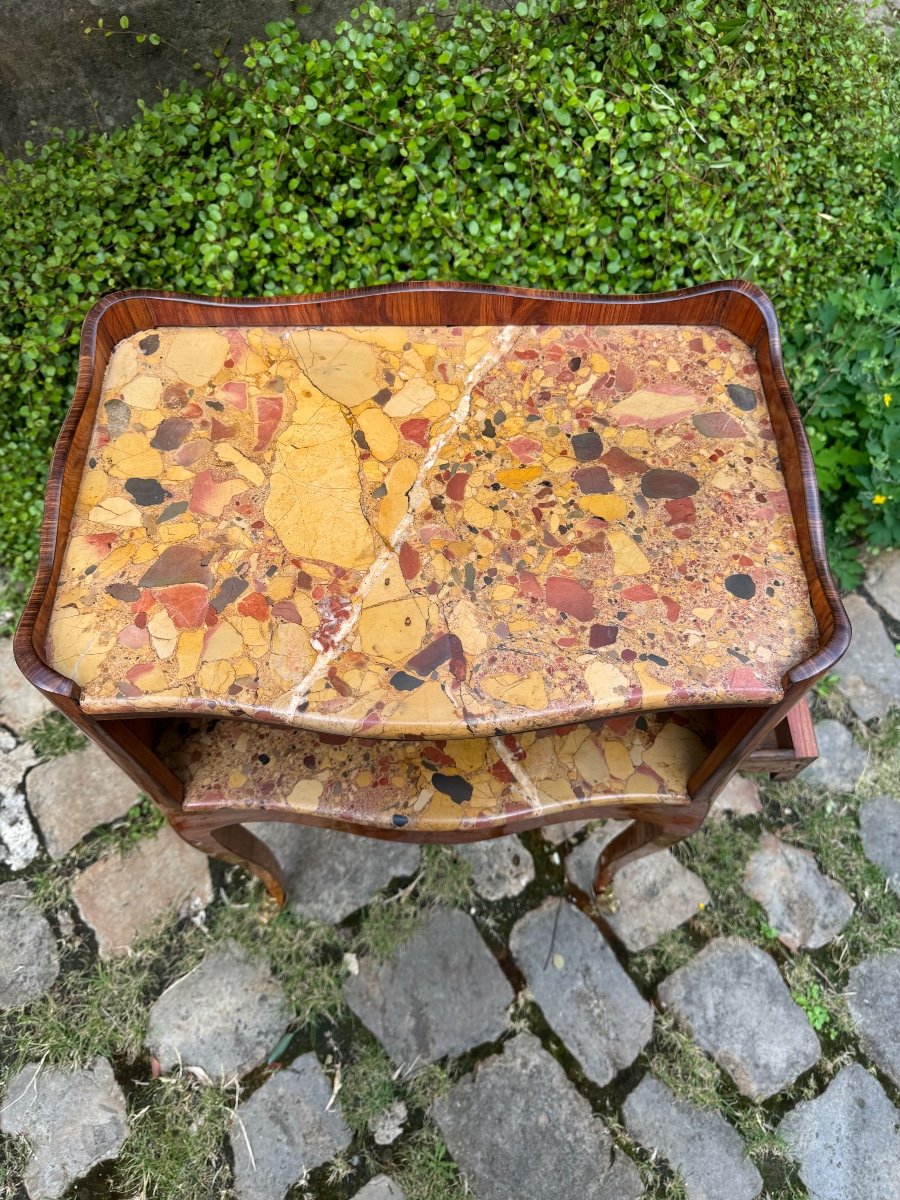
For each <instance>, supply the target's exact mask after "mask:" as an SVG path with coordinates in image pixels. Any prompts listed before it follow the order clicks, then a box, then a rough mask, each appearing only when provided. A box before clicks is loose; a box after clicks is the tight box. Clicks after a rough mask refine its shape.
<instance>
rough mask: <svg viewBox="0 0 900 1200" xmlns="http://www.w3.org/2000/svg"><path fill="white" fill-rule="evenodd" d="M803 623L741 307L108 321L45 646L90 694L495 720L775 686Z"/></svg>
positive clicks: (385, 718)
mask: <svg viewBox="0 0 900 1200" xmlns="http://www.w3.org/2000/svg"><path fill="white" fill-rule="evenodd" d="M816 644H817V627H816V622H815V619H814V616H813V613H812V611H811V608H810V604H809V596H808V587H807V582H806V578H805V574H804V570H803V565H802V563H801V558H800V553H799V549H798V545H797V537H796V533H795V530H794V525H793V521H792V518H791V513H790V507H789V503H788V497H787V492H786V489H785V483H784V478H783V475H782V472H781V467H780V464H779V459H778V452H777V447H776V443H775V439H774V434H773V431H772V427H771V424H770V421H769V416H768V412H767V407H766V402H765V398H764V396H763V390H762V386H761V383H760V378H759V374H758V369H757V366H756V363H755V361H754V358H753V354H752V352H751V350H750V349H749V347H747V346H746V345H745V344H744V343H743V342H742V341H740V339H738V338H736V337H734V336H733V335H731V334H729V333H726V332H724V331H723V330H721V329H718V328H712V327H708V328H707V327H699V326H675V325H623V326H590V325H580V326H564V327H558V326H554V327H551V326H527V325H526V326H521V325H511V326H502V327H501V326H479V327H476V326H438V327H428V328H426V327H415V328H409V327H399V326H367V327H346V326H345V327H339V328H337V327H336V328H302V327H267V326H258V327H252V328H250V327H242V328H226V327H221V328H219V327H217V328H212V327H207V328H187V327H177V328H176V327H169V328H159V329H154V330H147V331H145V332H142V333H140V334H135V335H134V336H132V337H130V338H127V339H125V340H124V341H122V342H120V343H119V344H118V345H117V346H116V347H115V349H114V351H113V354H112V357H111V360H110V362H109V365H108V368H107V371H106V376H105V379H104V381H103V388H102V393H101V397H100V403H99V406H98V410H97V417H96V421H95V426H94V429H93V434H92V442H91V446H90V450H89V453H88V460H87V465H86V469H85V471H84V474H83V477H82V480H81V484H80V491H79V495H78V498H77V502H76V505H75V512H74V517H73V520H72V525H71V531H70V535H69V539H68V544H67V547H66V551H65V556H64V563H63V566H62V571H61V575H60V580H59V588H58V592H57V594H56V598H55V603H54V607H53V612H52V615H51V620H50V624H49V630H48V636H47V645H46V651H47V660H48V662H49V664H50V665H51V666H52V667H53V668H55V669H56V670H57V671H59V672H60V673H61V674H63V675H65V676H67V677H68V678H71V679H74V680H75V681H76V682H77V683H78V684H79V685H80V686H81V688H82V693H81V697H80V703H81V705H82V708H83V710H84V711H85V712H86V713H92V714H96V715H106V714H126V713H131V712H157V713H160V712H170V713H186V714H196V715H207V714H217V715H222V716H249V717H262V718H263V719H265V720H268V721H270V722H275V723H282V724H292V725H301V726H303V727H305V728H307V729H315V730H318V731H321V732H326V733H332V734H336V735H355V736H358V737H359V736H361V737H368V738H376V737H387V738H398V737H404V736H407V735H412V736H419V737H421V736H425V737H430V738H466V737H479V738H489V737H491V736H493V735H496V734H508V733H516V732H519V731H523V730H529V729H531V730H533V729H539V728H551V727H554V726H560V725H565V724H568V723H571V722H579V721H587V720H591V719H593V718H597V717H602V716H604V715H606V714H609V713H615V712H622V711H628V710H641V711H649V710H654V709H670V708H677V707H685V706H691V705H710V704H729V705H740V704H748V703H749V704H771V703H773V702H774V701H776V700H777V699H778V698H779V697H780V695H781V690H782V689H781V680H782V678H783V676H784V675H785V673H786V672H787V671H788V670H789V669H790V667H791V666H793V665H794V664H796V663H798V662H800V661H801V660H802V659H803V658H804V657H806V656H807V655H808V654H809V653H810V652H811V651H812V650H813V649H814V648H815V646H816Z"/></svg>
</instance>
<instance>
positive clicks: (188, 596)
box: [153, 583, 209, 629]
mask: <svg viewBox="0 0 900 1200" xmlns="http://www.w3.org/2000/svg"><path fill="white" fill-rule="evenodd" d="M153 595H154V596H155V597H156V599H157V600H158V601H159V602H160V604H161V605H162V606H163V608H164V609H165V610H166V612H167V613H168V614H169V616H170V617H171V618H172V624H173V625H174V626H175V628H176V629H199V628H200V626H201V625H203V623H204V621H205V620H206V609H207V606H208V604H209V592H208V591H207V589H206V588H205V587H204V586H203V584H201V583H177V584H174V585H173V586H172V587H161V588H154V590H153Z"/></svg>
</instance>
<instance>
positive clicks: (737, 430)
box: [692, 412, 747, 438]
mask: <svg viewBox="0 0 900 1200" xmlns="http://www.w3.org/2000/svg"><path fill="white" fill-rule="evenodd" d="M692 420H693V422H694V428H695V429H697V430H698V431H699V432H700V433H702V434H703V436H704V437H718V438H739V437H746V436H747V434H746V431H745V429H744V427H743V426H742V425H741V424H740V423H739V422H738V421H736V420H735V419H734V417H732V416H730V415H729V414H728V413H724V412H711V413H695V414H694V416H693V417H692Z"/></svg>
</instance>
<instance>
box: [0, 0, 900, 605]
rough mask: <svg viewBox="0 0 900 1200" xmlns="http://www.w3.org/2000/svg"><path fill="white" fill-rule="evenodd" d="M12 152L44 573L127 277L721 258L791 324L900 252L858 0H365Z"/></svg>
mask: <svg viewBox="0 0 900 1200" xmlns="http://www.w3.org/2000/svg"><path fill="white" fill-rule="evenodd" d="M267 37H268V39H269V40H268V41H267V42H265V43H254V44H253V45H252V46H251V47H250V49H249V51H248V56H247V58H246V62H245V63H244V64H243V65H244V70H243V72H242V73H237V72H235V71H234V70H232V69H230V68H228V69H226V70H225V71H224V72H223V73H222V74H221V76H220V77H219V78H218V79H216V80H214V81H212V82H211V83H210V85H209V86H208V87H207V88H206V90H204V91H199V90H187V89H185V90H182V91H180V92H178V93H175V94H172V95H170V96H167V97H166V98H165V99H164V100H163V101H162V102H161V103H159V104H157V105H155V106H154V107H153V108H146V109H144V111H143V113H142V115H141V116H140V117H139V119H138V120H136V121H135V123H134V124H133V125H132V126H130V127H129V128H126V129H121V130H118V131H116V132H115V133H113V134H110V135H108V136H107V135H103V136H92V137H89V138H87V139H86V140H81V141H79V140H78V139H77V138H76V137H75V136H74V135H71V136H68V137H62V138H60V139H58V140H56V141H54V142H52V143H51V144H49V145H47V146H45V147H43V148H42V149H41V150H39V151H37V152H36V153H35V154H34V155H33V156H32V157H30V158H29V159H28V160H27V161H17V162H11V163H7V164H5V165H3V166H2V171H0V212H2V214H3V220H4V224H5V229H4V230H3V236H2V238H0V354H2V358H3V361H2V366H0V387H2V389H3V395H4V404H3V411H2V417H0V420H2V425H3V428H2V431H0V485H2V487H3V490H4V494H5V498H6V520H5V521H4V522H3V533H2V537H0V564H2V565H3V566H4V567H5V568H6V569H7V570H8V571H9V572H10V574H11V577H12V579H13V580H14V581H15V580H22V579H25V578H27V577H28V575H29V574H30V571H31V568H32V565H33V562H34V558H35V552H36V541H35V530H36V527H37V524H38V521H39V517H40V511H41V495H42V485H43V476H44V472H45V469H46V463H47V459H48V453H49V449H50V446H51V443H52V439H53V437H54V435H55V432H56V430H57V429H58V426H59V423H60V420H61V417H62V414H63V412H64V411H65V407H66V405H67V403H68V400H69V398H70V395H71V388H72V384H73V380H74V375H75V360H76V345H77V336H78V327H79V324H80V321H81V319H82V317H83V314H84V312H85V310H86V309H87V308H88V307H89V305H90V304H91V302H92V301H93V300H94V299H96V297H98V296H99V295H101V294H102V293H103V292H105V291H107V290H109V289H112V288H122V287H134V286H156V287H168V288H175V289H186V290H192V291H199V292H210V293H236V294H255V293H276V292H291V291H305V290H318V289H327V288H343V287H353V286H357V285H363V284H373V283H382V282H388V281H391V280H397V279H404V278H423V277H444V278H450V279H454V278H455V279H478V280H489V281H493V282H502V283H516V284H528V285H532V286H537V287H559V288H573V289H581V290H595V291H601V292H606V291H611V290H612V291H643V290H650V289H658V288H669V287H676V286H680V285H685V284H689V283H693V282H697V281H700V280H704V279H709V278H713V277H722V276H733V275H743V276H746V277H749V278H752V279H755V280H757V281H758V282H760V283H761V284H762V285H763V286H764V287H765V288H767V289H768V290H769V291H770V292H771V293H772V294H773V296H774V297H775V299H776V301H777V302H778V305H779V308H780V312H781V315H782V318H783V319H784V318H787V319H788V320H789V321H791V322H793V321H796V320H799V319H800V318H801V316H802V315H803V314H804V313H805V312H806V311H807V309H808V305H809V303H810V302H811V301H812V300H814V299H821V298H822V297H824V295H825V294H826V293H827V292H828V291H829V289H831V288H833V287H834V286H835V285H836V284H838V283H839V282H840V281H842V280H843V279H845V278H847V277H853V276H855V275H856V273H857V272H859V271H860V270H862V269H863V268H865V267H866V266H867V265H868V264H869V263H870V262H871V261H872V260H873V259H874V257H875V256H876V254H877V253H878V252H879V247H880V244H881V241H882V231H881V227H880V222H879V206H880V205H881V203H882V199H883V196H884V193H885V189H886V186H887V180H888V177H889V162H890V159H891V156H892V155H893V154H896V152H897V145H898V133H897V130H898V128H900V120H898V105H897V82H896V78H895V77H892V75H891V61H890V59H889V56H888V53H887V48H886V45H885V43H884V41H883V39H882V38H881V37H880V35H878V34H877V33H876V32H874V31H872V30H869V29H867V28H866V27H865V25H864V24H863V22H862V20H861V18H860V16H859V14H858V11H857V5H856V4H854V3H850V2H849V0H848V2H846V3H842V2H839V0H784V2H782V3H763V2H762V0H749V2H747V3H746V5H735V4H733V3H718V2H714V0H657V2H655V3H654V2H653V0H544V2H535V0H529V2H524V0H520V2H519V3H517V4H516V5H515V7H514V8H513V9H511V10H510V11H504V12H499V13H491V12H488V11H486V10H485V9H483V8H481V7H479V6H478V5H476V4H465V5H463V6H462V7H461V8H460V11H459V13H458V15H457V16H455V17H454V18H453V19H452V20H451V21H449V22H448V23H447V24H446V26H445V27H439V24H438V23H436V22H435V18H434V17H433V16H430V15H427V14H425V13H420V14H419V15H418V17H417V18H416V19H415V20H412V21H407V22H397V21H396V20H395V18H394V16H393V13H391V12H390V10H387V9H385V10H379V9H377V8H375V7H372V6H369V7H365V8H363V9H361V10H360V13H359V14H358V15H357V16H356V17H355V19H354V20H353V21H352V22H351V23H348V24H345V25H343V26H341V27H340V28H339V30H338V32H337V34H336V36H335V38H334V40H333V41H332V42H330V43H329V42H324V41H323V42H319V43H315V42H313V43H311V44H305V43H304V42H302V41H301V40H300V38H299V36H298V34H297V32H296V30H295V29H294V28H293V27H292V26H290V25H281V24H277V25H270V26H269V27H268V28H267Z"/></svg>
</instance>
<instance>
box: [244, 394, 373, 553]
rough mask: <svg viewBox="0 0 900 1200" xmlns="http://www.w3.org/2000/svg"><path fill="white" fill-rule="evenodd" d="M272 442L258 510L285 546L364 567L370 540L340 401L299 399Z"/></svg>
mask: <svg viewBox="0 0 900 1200" xmlns="http://www.w3.org/2000/svg"><path fill="white" fill-rule="evenodd" d="M276 446H277V453H276V456H275V462H274V464H273V468H272V475H271V479H270V486H269V495H268V498H267V499H266V503H265V509H264V512H265V517H266V520H267V521H268V522H269V524H270V525H271V526H272V527H273V529H274V530H275V532H276V534H277V535H278V537H279V538H280V539H281V541H282V544H283V545H284V547H285V549H286V550H288V551H289V552H290V553H291V554H294V555H297V556H299V557H301V558H315V559H319V560H320V561H323V562H327V563H334V564H335V565H336V566H340V567H354V568H365V567H367V566H369V564H370V563H371V562H372V561H373V560H374V557H375V547H374V539H373V537H372V531H371V529H370V528H369V525H368V522H367V521H366V519H365V516H364V514H363V511H362V508H361V499H362V497H361V494H360V486H359V476H358V474H357V460H356V452H355V450H354V444H353V440H352V433H351V429H350V425H349V424H348V422H347V418H346V417H345V416H344V414H343V413H342V411H341V409H340V406H339V405H338V404H336V403H335V402H334V401H333V400H330V399H328V397H327V396H324V395H318V396H313V395H309V396H307V397H304V398H303V399H301V400H299V401H298V402H297V406H296V408H295V409H294V416H293V420H292V422H291V424H290V425H289V426H288V427H287V429H285V430H284V432H283V433H282V434H281V436H280V437H279V438H278V441H277V443H276Z"/></svg>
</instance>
